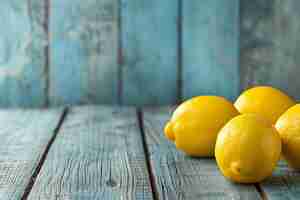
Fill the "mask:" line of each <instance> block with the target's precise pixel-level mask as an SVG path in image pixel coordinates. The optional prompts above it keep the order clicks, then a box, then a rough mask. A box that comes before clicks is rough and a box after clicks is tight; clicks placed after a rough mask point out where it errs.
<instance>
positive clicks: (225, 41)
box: [182, 0, 240, 99]
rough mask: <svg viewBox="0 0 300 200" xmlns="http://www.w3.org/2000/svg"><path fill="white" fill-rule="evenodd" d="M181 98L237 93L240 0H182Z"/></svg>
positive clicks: (238, 78) (230, 97)
mask: <svg viewBox="0 0 300 200" xmlns="http://www.w3.org/2000/svg"><path fill="white" fill-rule="evenodd" d="M182 15H183V22H182V30H183V33H182V47H183V53H182V55H183V58H182V59H183V66H182V72H183V74H182V77H183V78H182V79H183V80H182V81H183V82H182V84H183V98H185V99H187V98H190V97H192V96H197V95H222V96H225V97H227V98H229V99H234V98H235V97H236V96H237V94H238V92H239V85H240V83H239V82H240V76H239V63H238V62H239V1H238V0H223V1H218V0H202V1H199V0H190V1H183V12H182Z"/></svg>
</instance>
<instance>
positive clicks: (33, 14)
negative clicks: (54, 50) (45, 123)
mask: <svg viewBox="0 0 300 200" xmlns="http://www.w3.org/2000/svg"><path fill="white" fill-rule="evenodd" d="M0 13H1V15H0V24H1V31H0V91H1V92H0V106H1V107H8V106H13V107H15V106H22V107H39V106H44V105H45V102H46V94H45V92H46V87H47V84H46V77H47V66H46V53H45V49H46V45H47V34H46V31H45V28H44V23H45V20H46V16H45V1H42V0H31V1H21V0H12V1H1V6H0Z"/></svg>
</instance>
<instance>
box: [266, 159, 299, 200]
mask: <svg viewBox="0 0 300 200" xmlns="http://www.w3.org/2000/svg"><path fill="white" fill-rule="evenodd" d="M299 181H300V173H299V172H296V171H294V170H292V169H290V168H288V166H287V164H286V163H285V162H284V161H280V163H279V164H278V166H277V168H276V170H275V172H274V173H273V176H272V177H270V178H269V179H267V180H266V181H264V182H263V183H261V184H260V185H261V188H262V189H263V191H264V193H265V196H266V197H267V199H269V200H282V199H289V200H296V199H299V191H300V190H299V186H300V182H299Z"/></svg>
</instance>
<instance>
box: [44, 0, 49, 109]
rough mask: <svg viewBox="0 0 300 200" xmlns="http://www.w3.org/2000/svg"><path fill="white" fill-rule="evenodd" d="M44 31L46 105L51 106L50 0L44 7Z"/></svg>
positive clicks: (47, 0) (46, 1)
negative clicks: (45, 41) (45, 42)
mask: <svg viewBox="0 0 300 200" xmlns="http://www.w3.org/2000/svg"><path fill="white" fill-rule="evenodd" d="M44 12H45V14H44V18H45V19H44V20H45V21H44V31H45V33H46V40H47V45H46V46H45V49H44V54H45V71H44V75H45V96H46V97H45V98H46V100H45V107H48V106H49V101H50V100H49V99H50V94H49V92H50V32H49V23H50V0H45V7H44Z"/></svg>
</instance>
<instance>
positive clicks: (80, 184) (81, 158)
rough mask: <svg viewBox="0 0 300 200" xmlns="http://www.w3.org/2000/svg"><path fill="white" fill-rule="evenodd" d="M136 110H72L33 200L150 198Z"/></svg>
mask: <svg viewBox="0 0 300 200" xmlns="http://www.w3.org/2000/svg"><path fill="white" fill-rule="evenodd" d="M148 176H149V175H148V171H147V167H146V162H145V154H144V149H143V145H142V138H141V133H140V131H139V127H138V121H137V116H136V112H135V110H134V109H130V108H111V107H104V106H100V107H95V106H90V107H78V108H73V109H71V111H70V112H69V114H68V116H67V118H66V120H65V122H64V123H63V125H62V127H61V129H60V131H59V133H58V135H57V138H56V140H55V142H54V143H53V145H52V147H51V149H50V151H49V154H48V156H47V159H46V160H45V163H44V165H43V167H42V169H41V172H40V174H39V176H38V178H37V180H36V182H35V185H34V187H33V189H32V192H31V194H30V196H29V199H30V200H31V199H34V200H35V199H49V200H51V199H81V200H84V199H89V200H94V199H95V200H96V199H106V200H108V199H118V200H119V199H141V200H142V199H143V200H148V199H149V200H150V199H152V191H151V186H150V181H149V177H148Z"/></svg>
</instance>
